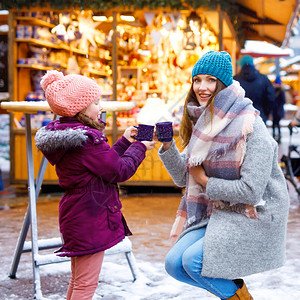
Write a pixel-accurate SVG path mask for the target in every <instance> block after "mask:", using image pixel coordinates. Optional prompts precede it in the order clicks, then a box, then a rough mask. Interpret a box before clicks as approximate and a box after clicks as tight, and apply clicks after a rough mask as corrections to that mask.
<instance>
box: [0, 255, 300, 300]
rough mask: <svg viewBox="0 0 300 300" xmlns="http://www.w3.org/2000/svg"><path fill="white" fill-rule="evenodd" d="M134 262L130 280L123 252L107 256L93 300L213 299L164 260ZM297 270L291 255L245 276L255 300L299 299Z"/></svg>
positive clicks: (24, 274) (61, 268)
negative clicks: (184, 280)
mask: <svg viewBox="0 0 300 300" xmlns="http://www.w3.org/2000/svg"><path fill="white" fill-rule="evenodd" d="M137 266H138V269H139V272H138V273H139V276H138V279H137V280H136V281H135V282H133V281H132V274H131V272H130V269H129V266H128V264H127V261H126V259H125V256H124V255H122V254H117V255H110V256H106V257H105V260H104V263H103V268H102V271H101V275H100V277H99V285H98V288H97V290H96V293H95V295H94V298H93V300H97V299H102V300H150V299H151V300H156V299H157V300H168V299H174V300H192V299H203V300H210V299H216V297H215V296H213V295H211V294H209V293H208V292H206V291H204V290H201V289H197V288H195V287H191V286H189V285H186V284H183V283H180V282H178V281H176V280H174V279H173V278H171V277H170V276H168V275H167V274H166V272H165V270H164V266H163V263H151V262H147V261H137ZM24 267H25V268H24ZM22 269H23V270H20V271H19V273H18V278H22V279H28V280H30V279H31V278H32V269H31V264H30V263H26V266H23V268H22ZM40 270H41V276H42V277H44V276H45V277H50V276H51V277H52V276H58V275H66V277H68V278H69V275H70V263H69V262H64V263H59V264H53V265H47V266H43V267H41V269H40ZM299 270H300V260H299V258H294V259H290V260H288V261H287V263H286V265H285V266H284V267H282V268H280V269H277V270H272V271H268V272H264V273H260V274H255V275H251V276H248V277H245V278H244V280H245V281H246V283H247V286H248V288H249V290H250V291H251V294H252V296H253V297H254V299H255V300H297V299H298V300H299V299H300V289H299V286H300V277H299ZM0 274H1V276H0V281H2V280H4V281H6V280H10V279H7V274H4V272H3V269H2V270H1V271H0ZM42 290H43V284H42ZM0 298H1V296H0ZM6 299H7V300H10V299H20V298H19V297H17V296H16V295H14V293H13V291H12V293H11V296H10V297H9V298H6ZM24 299H26V298H24ZM45 299H52V300H61V299H63V295H62V294H61V293H59V294H55V293H51V295H50V296H47V298H45Z"/></svg>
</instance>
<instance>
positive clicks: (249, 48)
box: [241, 40, 294, 58]
mask: <svg viewBox="0 0 300 300" xmlns="http://www.w3.org/2000/svg"><path fill="white" fill-rule="evenodd" d="M241 54H243V55H250V56H252V57H273V58H274V57H275V58H276V57H278V58H279V57H291V56H294V51H293V50H292V49H289V48H286V49H282V48H280V47H277V46H275V45H273V44H271V43H268V42H265V41H251V40H249V41H246V43H245V45H244V49H242V50H241Z"/></svg>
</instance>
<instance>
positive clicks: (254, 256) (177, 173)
mask: <svg viewBox="0 0 300 300" xmlns="http://www.w3.org/2000/svg"><path fill="white" fill-rule="evenodd" d="M159 155H160V158H161V160H162V161H163V163H164V165H165V167H166V168H167V170H168V172H169V174H170V175H171V177H172V178H173V180H174V182H175V184H176V185H178V186H180V187H184V186H185V185H186V166H185V160H186V155H185V153H184V151H183V152H182V153H179V151H178V149H177V148H176V146H175V143H174V141H173V143H172V145H171V147H170V148H169V149H168V150H167V151H163V148H162V147H161V148H160V149H159ZM206 193H207V195H208V197H209V198H210V199H214V200H224V201H227V202H230V203H231V204H236V203H245V204H250V205H257V204H258V203H259V202H261V200H263V201H265V204H264V205H263V206H257V211H258V215H259V218H258V219H251V218H248V217H246V216H245V215H242V214H239V213H236V212H230V211H224V210H218V209H217V210H213V211H212V214H211V216H210V219H209V220H208V221H206V222H201V224H198V225H195V226H193V227H191V228H188V229H186V231H184V232H183V233H182V234H181V236H182V235H184V234H185V233H186V232H187V231H189V230H193V229H196V228H199V227H202V226H205V225H207V230H206V234H205V241H204V249H203V269H202V275H203V276H207V277H213V278H225V279H236V278H239V277H243V276H247V275H250V274H254V273H259V272H263V271H267V270H271V269H275V268H279V267H281V266H283V264H284V262H285V246H286V227H287V219H288V212H289V195H288V191H287V186H286V182H285V178H284V176H283V173H282V171H281V169H280V167H279V165H278V147H277V143H276V142H275V141H274V140H273V139H272V137H271V136H270V134H269V132H268V130H267V128H266V127H265V125H264V123H263V122H262V120H261V118H256V121H255V123H254V130H253V132H252V133H251V134H250V135H249V136H248V137H247V145H246V154H245V158H244V161H243V164H242V166H241V177H240V179H238V180H225V179H221V178H213V177H210V178H209V180H208V182H207V186H206ZM181 236H180V237H181ZM180 237H179V238H180Z"/></svg>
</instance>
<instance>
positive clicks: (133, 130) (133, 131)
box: [123, 126, 137, 143]
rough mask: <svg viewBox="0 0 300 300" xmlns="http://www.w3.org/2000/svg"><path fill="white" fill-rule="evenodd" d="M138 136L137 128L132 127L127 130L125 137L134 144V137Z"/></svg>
mask: <svg viewBox="0 0 300 300" xmlns="http://www.w3.org/2000/svg"><path fill="white" fill-rule="evenodd" d="M136 135H137V128H135V127H134V126H130V127H128V128H126V129H125V131H124V133H123V136H124V137H125V138H126V139H127V140H128V141H129V142H130V143H133V142H135V139H134V136H136Z"/></svg>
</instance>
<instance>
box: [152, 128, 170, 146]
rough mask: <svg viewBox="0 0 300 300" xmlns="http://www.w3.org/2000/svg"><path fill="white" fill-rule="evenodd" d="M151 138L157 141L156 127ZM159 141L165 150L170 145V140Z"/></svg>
mask: <svg viewBox="0 0 300 300" xmlns="http://www.w3.org/2000/svg"><path fill="white" fill-rule="evenodd" d="M153 140H154V141H157V142H159V140H158V138H157V134H156V129H155V130H154V135H153ZM161 143H162V144H163V149H164V151H167V150H168V149H169V148H170V147H171V145H172V141H170V142H161Z"/></svg>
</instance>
